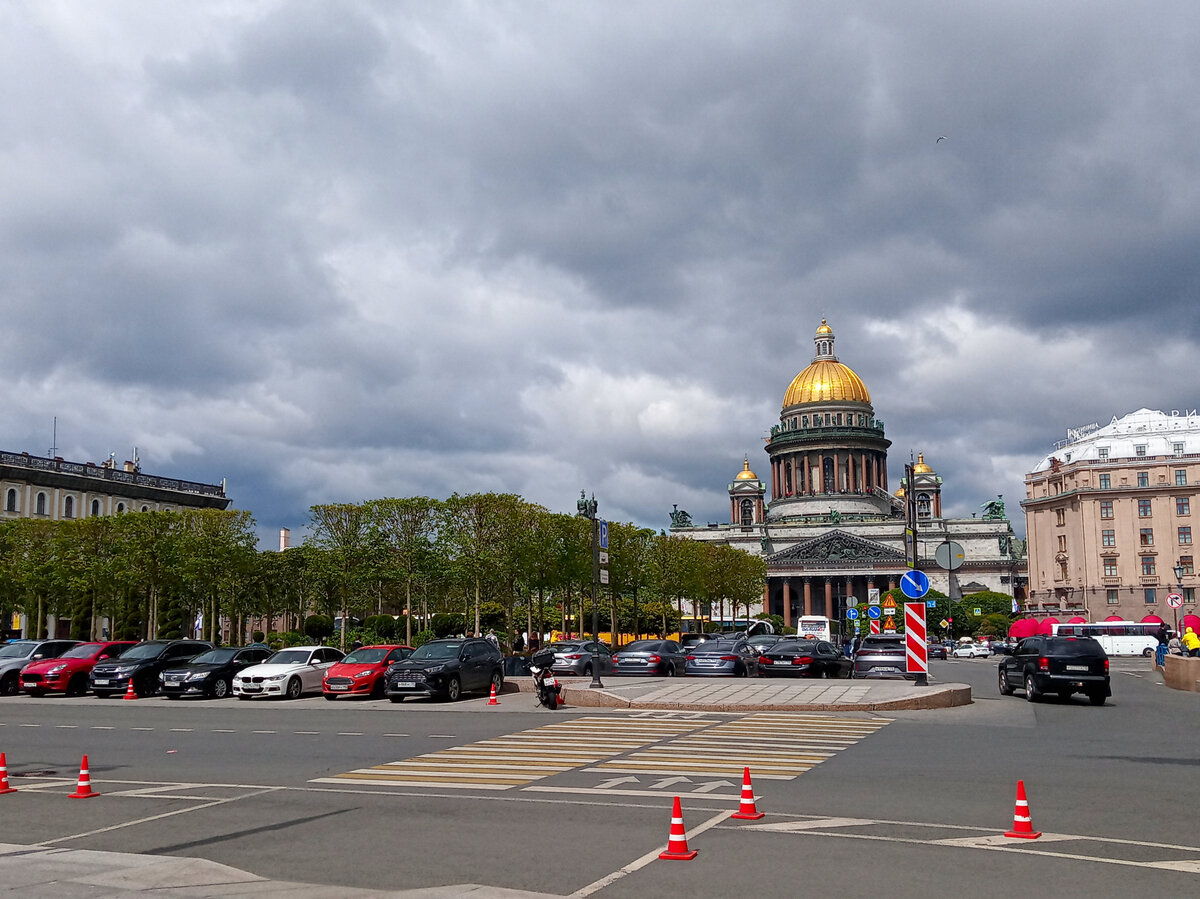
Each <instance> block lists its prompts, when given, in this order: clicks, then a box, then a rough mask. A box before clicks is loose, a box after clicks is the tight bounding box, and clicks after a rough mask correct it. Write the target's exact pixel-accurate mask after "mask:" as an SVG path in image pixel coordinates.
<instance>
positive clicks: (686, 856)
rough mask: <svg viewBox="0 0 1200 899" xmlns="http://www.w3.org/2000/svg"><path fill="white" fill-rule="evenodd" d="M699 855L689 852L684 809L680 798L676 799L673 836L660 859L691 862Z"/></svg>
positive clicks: (672, 810)
mask: <svg viewBox="0 0 1200 899" xmlns="http://www.w3.org/2000/svg"><path fill="white" fill-rule="evenodd" d="M697 855H699V853H698V852H697V851H696V850H695V849H692V850H691V851H689V850H688V844H687V831H686V830H684V829H683V809H682V808H681V807H680V805H679V797H678V796H676V797H675V805H674V806H673V807H672V809H671V835H670V836H669V837H668V838H667V848H666V851H665V852H660V853H659V854H658V857H659V858H665V859H668V860H674V861H681V862H690V861H691V860H692V859H694V858H695V857H696V856H697Z"/></svg>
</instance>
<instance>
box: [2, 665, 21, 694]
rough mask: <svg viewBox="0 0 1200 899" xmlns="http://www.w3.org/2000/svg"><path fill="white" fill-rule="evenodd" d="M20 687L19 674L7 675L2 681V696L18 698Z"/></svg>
mask: <svg viewBox="0 0 1200 899" xmlns="http://www.w3.org/2000/svg"><path fill="white" fill-rule="evenodd" d="M18 689H20V685H19V684H18V683H17V672H15V671H14V672H13V673H12V674H8V675H5V676H4V678H3V679H2V680H0V696H16V695H17V690H18Z"/></svg>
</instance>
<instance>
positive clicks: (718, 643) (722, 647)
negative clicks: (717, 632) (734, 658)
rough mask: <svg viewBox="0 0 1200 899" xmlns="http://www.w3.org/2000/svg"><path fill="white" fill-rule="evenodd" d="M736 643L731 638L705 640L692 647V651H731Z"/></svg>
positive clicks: (735, 647) (736, 645)
mask: <svg viewBox="0 0 1200 899" xmlns="http://www.w3.org/2000/svg"><path fill="white" fill-rule="evenodd" d="M737 647H738V644H737V643H735V642H734V641H733V640H705V641H704V642H703V643H701V644H700V645H699V646H694V647H692V652H696V653H702V652H733V651H734V650H735V649H737Z"/></svg>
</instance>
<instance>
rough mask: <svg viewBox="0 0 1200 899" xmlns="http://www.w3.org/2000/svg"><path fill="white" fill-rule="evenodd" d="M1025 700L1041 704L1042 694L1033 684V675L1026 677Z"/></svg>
mask: <svg viewBox="0 0 1200 899" xmlns="http://www.w3.org/2000/svg"><path fill="white" fill-rule="evenodd" d="M1025 698H1026V699H1028V700H1029V701H1030V702H1040V701H1041V698H1042V694H1041V693H1040V692H1038V688H1037V687H1036V686H1035V685H1034V683H1033V675H1032V674H1026V675H1025Z"/></svg>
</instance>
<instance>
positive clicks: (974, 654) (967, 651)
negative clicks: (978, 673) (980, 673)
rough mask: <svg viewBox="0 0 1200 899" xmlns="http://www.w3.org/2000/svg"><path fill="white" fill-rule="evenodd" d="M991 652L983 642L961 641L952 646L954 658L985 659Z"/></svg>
mask: <svg viewBox="0 0 1200 899" xmlns="http://www.w3.org/2000/svg"><path fill="white" fill-rule="evenodd" d="M991 654H992V651H991V649H989V648H988V647H987V645H986V644H984V643H961V644H959V645H958V646H956V647H954V658H956V659H986V658H987V657H988V656H990V655H991Z"/></svg>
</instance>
